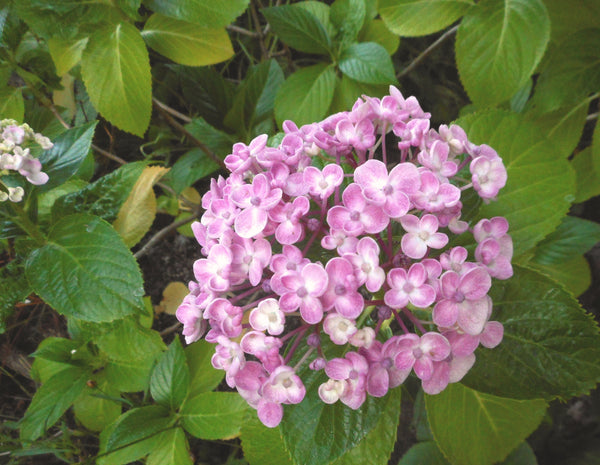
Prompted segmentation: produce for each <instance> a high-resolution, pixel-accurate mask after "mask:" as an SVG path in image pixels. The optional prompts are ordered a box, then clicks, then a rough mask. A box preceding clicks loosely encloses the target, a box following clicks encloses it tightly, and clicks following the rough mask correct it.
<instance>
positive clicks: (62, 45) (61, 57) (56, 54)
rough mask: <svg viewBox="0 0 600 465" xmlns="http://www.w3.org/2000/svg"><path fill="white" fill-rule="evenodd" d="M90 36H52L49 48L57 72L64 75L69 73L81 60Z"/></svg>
mask: <svg viewBox="0 0 600 465" xmlns="http://www.w3.org/2000/svg"><path fill="white" fill-rule="evenodd" d="M87 43H88V38H87V37H84V38H83V39H63V38H62V37H52V38H51V39H49V40H48V50H49V51H50V56H51V57H52V60H53V61H54V66H56V74H58V75H59V76H62V75H64V74H66V73H68V72H69V71H70V70H71V68H73V66H75V65H76V64H77V63H79V61H80V60H81V55H82V54H83V50H84V49H85V46H86V45H87Z"/></svg>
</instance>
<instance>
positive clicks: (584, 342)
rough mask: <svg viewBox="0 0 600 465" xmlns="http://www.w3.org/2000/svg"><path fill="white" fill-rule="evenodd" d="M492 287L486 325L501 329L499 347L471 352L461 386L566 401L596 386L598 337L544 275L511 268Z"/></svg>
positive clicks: (594, 327) (570, 299) (582, 314)
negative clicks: (511, 273)
mask: <svg viewBox="0 0 600 465" xmlns="http://www.w3.org/2000/svg"><path fill="white" fill-rule="evenodd" d="M514 270H515V275H514V276H513V277H512V278H511V279H509V280H508V281H503V282H495V283H494V285H493V286H492V290H491V292H490V295H491V297H492V300H493V302H494V312H493V313H492V320H497V321H500V322H501V323H502V324H503V325H504V339H503V340H502V343H501V344H500V345H499V346H498V347H496V348H494V349H492V350H490V349H484V348H481V349H479V350H478V351H477V352H476V355H477V361H476V362H475V365H474V366H473V368H472V369H471V371H469V373H468V374H467V375H466V376H465V378H464V379H463V383H464V384H466V385H467V386H470V387H472V388H474V389H477V390H479V391H482V392H486V393H490V394H494V395H498V396H502V397H512V398H515V399H534V398H544V399H547V400H550V399H553V398H557V397H558V398H561V399H567V398H569V397H573V396H578V395H582V394H585V393H587V392H588V391H589V390H590V389H593V388H594V386H595V385H596V383H597V382H598V381H600V365H598V360H599V358H600V335H599V333H598V326H597V324H596V323H595V322H594V320H593V318H592V317H591V316H590V315H588V314H587V313H585V311H583V310H582V309H581V307H580V306H579V303H578V302H577V301H576V300H575V298H574V297H573V296H572V295H571V294H570V293H569V292H567V291H566V290H564V289H562V288H561V287H560V286H558V285H557V284H556V283H555V282H554V281H552V280H551V279H550V278H547V277H545V276H544V275H542V274H540V273H538V272H536V271H533V270H529V269H527V268H521V267H519V266H515V267H514Z"/></svg>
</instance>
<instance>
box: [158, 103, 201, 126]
mask: <svg viewBox="0 0 600 465" xmlns="http://www.w3.org/2000/svg"><path fill="white" fill-rule="evenodd" d="M154 102H155V103H156V105H158V106H159V107H160V108H162V109H163V110H165V111H166V112H169V113H171V114H172V115H173V116H176V117H177V118H179V119H180V120H181V121H185V122H186V123H191V122H192V118H190V117H189V116H187V115H184V114H183V113H180V112H178V111H177V110H175V109H174V108H171V107H170V106H168V105H166V104H164V103H162V102H161V101H160V100H157V99H154Z"/></svg>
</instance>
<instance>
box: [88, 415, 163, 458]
mask: <svg viewBox="0 0 600 465" xmlns="http://www.w3.org/2000/svg"><path fill="white" fill-rule="evenodd" d="M131 411H132V410H130V412H131ZM127 413H129V412H127ZM125 415H126V414H125ZM123 416H124V415H121V416H120V417H119V418H118V419H117V420H116V421H115V422H113V423H111V424H110V425H108V426H107V427H106V428H105V429H104V430H102V432H101V433H100V451H99V452H100V453H99V454H98V456H97V464H98V465H125V464H129V463H132V462H134V461H136V460H138V459H140V458H142V457H144V456H145V455H148V452H150V451H151V450H153V448H154V447H155V444H156V438H157V435H151V436H149V437H148V438H146V439H141V440H138V441H137V442H134V443H132V444H131V445H127V446H122V447H120V448H119V449H117V450H114V451H113V452H110V453H108V452H107V451H106V443H107V441H108V438H109V437H110V436H111V435H112V433H113V431H114V429H115V427H116V426H117V425H118V422H119V421H120V420H121V419H122V418H123ZM158 434H159V435H160V434H161V433H158ZM158 437H160V436H158Z"/></svg>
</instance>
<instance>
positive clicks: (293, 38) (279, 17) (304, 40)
mask: <svg viewBox="0 0 600 465" xmlns="http://www.w3.org/2000/svg"><path fill="white" fill-rule="evenodd" d="M261 12H262V14H263V15H264V16H265V18H267V21H268V22H269V24H270V26H271V28H272V29H273V32H274V33H275V34H277V36H278V37H279V38H280V39H281V40H282V41H283V42H285V43H286V44H287V45H289V46H290V47H292V48H295V49H296V50H299V51H301V52H306V53H319V54H322V55H328V54H329V53H330V49H331V39H330V37H329V35H328V34H327V31H326V30H325V28H324V27H323V25H322V24H321V22H320V21H319V20H318V19H317V17H316V16H315V15H313V14H312V13H311V12H310V11H308V10H306V9H304V8H300V7H299V6H297V5H282V6H277V7H272V8H263V9H262V10H261Z"/></svg>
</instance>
